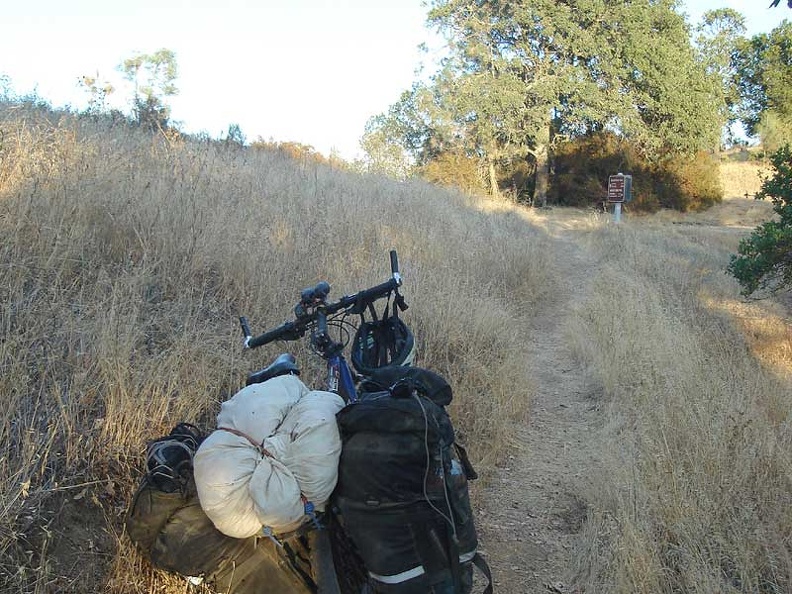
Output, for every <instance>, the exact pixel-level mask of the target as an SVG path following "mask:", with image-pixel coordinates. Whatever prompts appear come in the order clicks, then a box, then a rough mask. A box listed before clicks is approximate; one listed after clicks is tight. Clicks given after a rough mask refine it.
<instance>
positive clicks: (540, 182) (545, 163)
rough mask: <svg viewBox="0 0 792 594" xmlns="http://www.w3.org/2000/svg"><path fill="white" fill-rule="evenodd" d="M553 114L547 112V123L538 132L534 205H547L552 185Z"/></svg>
mask: <svg viewBox="0 0 792 594" xmlns="http://www.w3.org/2000/svg"><path fill="white" fill-rule="evenodd" d="M551 124H552V115H551V114H550V113H548V114H547V119H546V120H545V125H544V126H543V127H542V128H541V129H540V130H539V131H538V132H537V134H536V148H535V149H534V157H535V158H536V185H535V187H534V206H542V207H544V206H547V188H548V186H549V185H550V155H549V151H550V133H551V131H550V126H551Z"/></svg>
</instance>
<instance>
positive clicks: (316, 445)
mask: <svg viewBox="0 0 792 594" xmlns="http://www.w3.org/2000/svg"><path fill="white" fill-rule="evenodd" d="M342 408H344V401H343V399H342V398H341V397H340V396H339V395H338V394H334V393H333V392H322V391H318V390H316V391H313V392H309V393H308V394H306V395H305V396H303V397H302V398H300V400H299V402H297V404H295V405H294V406H293V407H292V409H291V410H290V411H289V414H288V415H286V419H285V420H284V421H283V424H282V425H281V426H280V428H279V429H278V430H277V431H276V433H275V435H273V436H272V437H268V438H267V439H265V440H264V447H265V448H266V449H267V451H269V452H271V453H272V455H273V456H274V457H275V458H276V459H277V460H280V461H281V462H283V464H285V465H286V467H287V468H288V469H289V470H290V471H291V472H292V474H293V475H294V478H295V479H296V480H297V484H298V485H300V491H301V492H302V494H303V495H305V497H306V498H307V499H308V501H311V502H312V503H313V504H314V506H315V508H316V509H317V510H318V511H322V510H324V507H325V504H326V503H327V500H328V499H330V495H331V494H332V492H333V489H335V485H336V481H337V480H338V459H339V458H340V457H341V436H340V435H339V433H338V425H337V424H336V418H335V416H336V413H337V412H338V411H340V410H341V409H342ZM258 494H260V491H259V492H257V493H256V495H258ZM256 495H254V497H256ZM256 500H257V501H259V500H258V498H257V499H256Z"/></svg>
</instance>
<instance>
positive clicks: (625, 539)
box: [570, 218, 792, 593]
mask: <svg viewBox="0 0 792 594" xmlns="http://www.w3.org/2000/svg"><path fill="white" fill-rule="evenodd" d="M740 236H741V233H739V232H737V233H735V232H734V230H729V229H724V228H707V227H699V226H684V227H669V226H667V225H665V224H662V225H661V224H658V223H657V222H656V221H653V220H652V219H651V218H649V219H646V220H642V221H631V223H630V224H629V225H624V226H622V227H621V228H618V227H614V226H606V227H603V228H602V229H601V230H600V231H599V232H597V233H596V234H595V236H594V237H593V238H592V244H591V247H592V249H594V250H596V251H597V253H599V254H600V255H601V262H602V265H601V269H600V271H599V273H598V275H597V279H596V282H595V294H594V295H593V298H592V299H591V300H590V301H589V302H587V303H586V305H585V306H584V307H582V308H581V309H580V311H579V312H578V315H577V318H576V320H575V322H574V323H573V325H572V328H571V329H570V336H571V340H572V342H573V343H574V345H575V348H576V349H577V352H578V353H579V356H580V357H581V358H582V359H584V360H585V361H587V362H588V363H589V364H590V366H591V369H592V370H593V372H594V373H595V374H596V375H597V377H598V378H599V380H600V381H601V382H602V384H603V386H604V387H605V393H606V403H605V410H606V411H607V412H606V422H607V425H606V427H605V428H604V429H603V435H602V443H601V447H602V449H603V451H604V452H606V453H605V454H604V455H603V460H604V464H605V472H604V473H603V475H602V477H600V478H599V480H596V481H595V482H594V484H593V485H592V488H591V493H589V500H590V517H589V521H588V522H587V526H586V535H585V538H584V546H583V547H582V549H581V551H580V552H579V557H578V579H579V582H580V584H581V586H583V587H585V591H591V592H624V593H627V592H630V593H634V592H646V593H649V592H652V593H656V592H668V593H671V592H702V593H714V592H719V593H721V592H788V591H790V589H792V546H790V541H789V535H790V534H792V464H790V459H792V412H791V411H792V409H790V406H789V394H790V387H791V385H790V378H789V375H788V374H787V373H784V374H779V373H777V370H778V369H779V368H780V367H783V368H785V372H788V371H789V369H790V364H791V363H792V361H790V359H789V357H788V352H789V346H790V343H789V332H790V319H789V313H788V311H787V312H786V313H785V314H783V316H782V315H780V314H779V310H777V309H773V311H772V312H768V311H766V309H767V308H775V306H774V305H773V304H770V303H767V302H765V303H753V304H750V305H748V304H743V303H739V302H738V301H737V298H736V295H737V293H738V291H737V287H736V286H735V283H734V282H733V281H732V279H729V278H727V277H726V276H725V274H724V272H723V270H724V268H725V266H726V264H727V263H728V255H729V253H732V252H733V251H734V249H735V248H736V243H737V240H738V239H739V237H740ZM608 312H610V315H607V314H608ZM772 316H775V317H772ZM749 320H753V321H749ZM759 320H761V322H759ZM749 326H750V330H751V332H752V333H753V336H751V335H750V333H749V338H748V339H746V333H745V331H746V329H748V327H749ZM771 341H772V342H771Z"/></svg>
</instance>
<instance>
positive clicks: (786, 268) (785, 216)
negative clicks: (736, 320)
mask: <svg viewBox="0 0 792 594" xmlns="http://www.w3.org/2000/svg"><path fill="white" fill-rule="evenodd" d="M770 160H771V162H772V164H773V169H774V170H775V173H774V174H773V176H772V177H771V178H770V179H767V180H765V181H764V183H763V184H762V189H761V190H760V191H759V193H758V194H757V195H756V197H757V199H762V198H768V197H769V198H770V199H771V200H772V201H773V210H774V211H775V213H776V214H777V215H778V217H779V218H778V220H774V221H768V222H766V223H764V224H762V225H760V226H759V227H757V228H756V229H755V230H754V232H753V233H752V234H751V235H750V237H748V238H746V239H743V240H742V241H741V242H740V247H739V248H738V252H739V254H740V255H739V256H732V258H731V262H730V263H729V266H728V268H727V271H728V272H729V274H731V275H732V276H734V277H735V278H736V279H737V282H739V283H740V286H741V287H742V294H743V295H746V296H747V295H751V294H752V293H755V292H756V291H758V290H760V289H761V290H765V289H767V290H769V291H771V292H777V291H780V290H782V289H788V288H789V287H792V149H791V148H790V147H789V145H786V146H785V147H784V148H782V149H779V150H778V151H776V152H775V153H773V155H771V157H770Z"/></svg>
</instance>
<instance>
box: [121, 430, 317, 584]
mask: <svg viewBox="0 0 792 594" xmlns="http://www.w3.org/2000/svg"><path fill="white" fill-rule="evenodd" d="M202 438H203V436H202V435H201V434H200V433H199V432H198V430H197V429H196V428H195V427H194V426H192V425H189V424H187V423H180V424H179V425H177V426H176V427H174V428H173V430H172V431H171V433H170V434H169V435H167V436H165V437H162V438H160V439H157V440H154V441H152V442H150V443H149V444H148V448H147V456H146V458H147V472H146V475H145V476H144V477H143V480H142V481H141V484H140V486H139V488H138V490H137V492H136V493H135V496H134V498H133V500H132V503H131V505H130V508H129V510H128V512H127V517H126V529H127V534H128V535H129V537H130V539H131V540H132V542H134V543H135V544H136V545H137V548H138V550H139V551H140V552H141V553H142V554H143V555H144V556H145V557H146V558H147V559H148V560H149V561H150V562H151V564H152V565H153V566H154V567H156V568H158V569H162V570H165V571H170V572H174V573H178V574H181V575H183V576H185V577H195V578H203V581H204V582H206V583H208V584H209V585H210V586H212V588H213V590H214V591H216V592H222V593H225V594H256V593H259V592H261V591H262V588H266V591H267V592H268V593H270V594H295V593H297V594H299V593H303V594H309V593H313V592H316V586H315V583H314V581H313V578H312V575H311V565H310V547H311V545H312V536H313V535H312V534H307V535H306V534H298V533H294V534H289V535H280V536H279V538H278V540H277V542H276V541H275V540H274V539H270V538H265V537H261V536H253V537H250V538H244V539H239V538H231V537H230V536H226V535H225V534H223V533H222V532H220V531H219V530H217V529H216V528H215V527H214V525H213V524H212V521H211V520H210V519H209V518H208V517H207V515H206V514H205V513H204V511H203V509H201V505H200V502H199V501H198V493H197V490H196V488H195V482H194V480H193V476H192V459H193V456H194V454H195V451H196V450H197V448H198V445H199V444H200V442H201V440H202Z"/></svg>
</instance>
